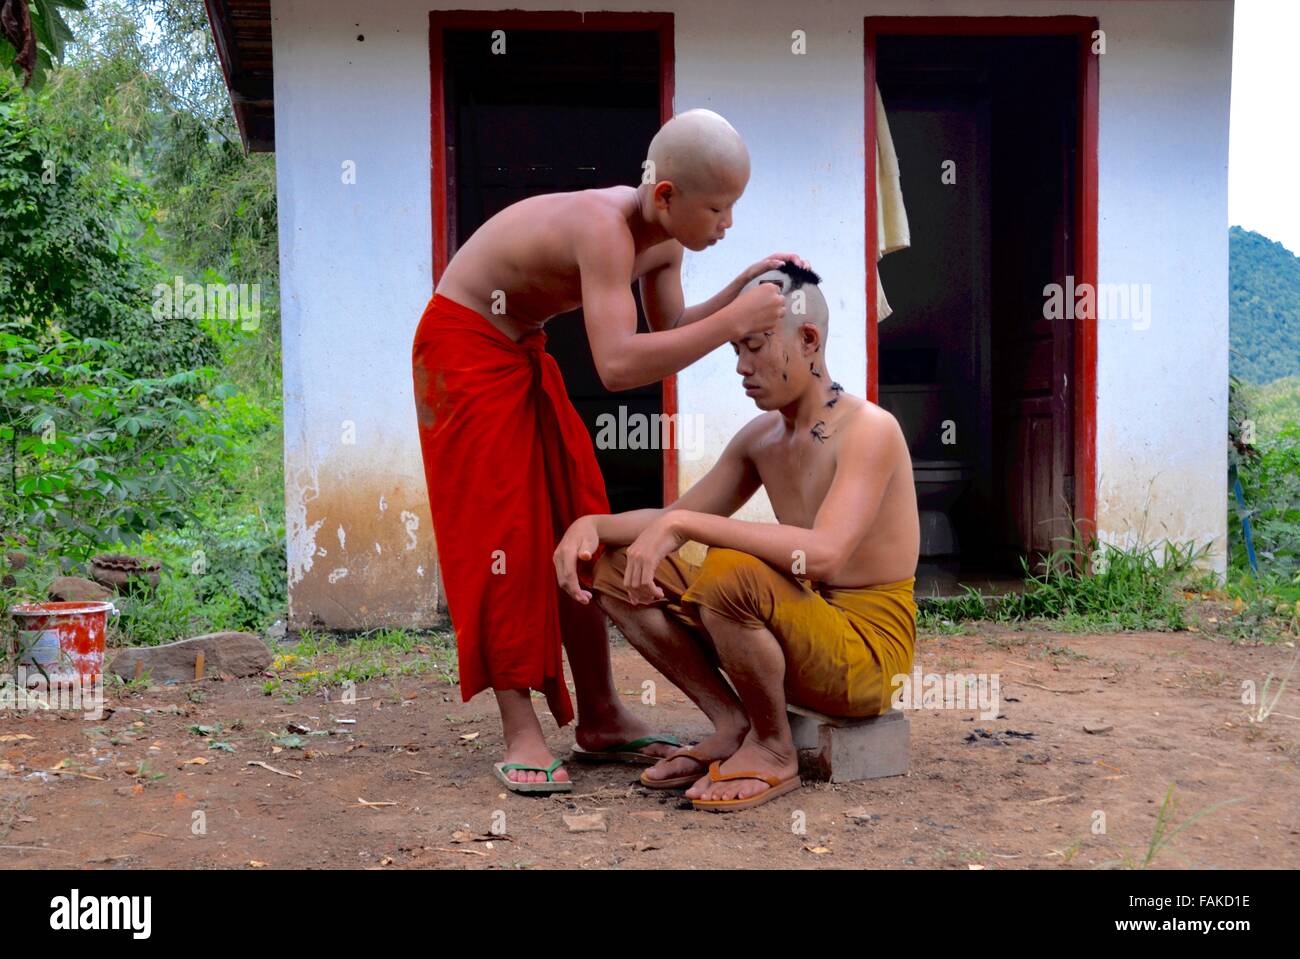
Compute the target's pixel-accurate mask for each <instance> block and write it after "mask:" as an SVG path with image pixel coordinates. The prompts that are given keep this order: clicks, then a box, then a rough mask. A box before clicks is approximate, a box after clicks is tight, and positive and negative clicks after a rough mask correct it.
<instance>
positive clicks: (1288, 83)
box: [1228, 0, 1300, 255]
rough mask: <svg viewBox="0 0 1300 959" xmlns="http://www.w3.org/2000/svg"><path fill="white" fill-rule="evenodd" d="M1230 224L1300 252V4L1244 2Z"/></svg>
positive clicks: (1238, 37)
mask: <svg viewBox="0 0 1300 959" xmlns="http://www.w3.org/2000/svg"><path fill="white" fill-rule="evenodd" d="M1232 34H1233V36H1232V127H1231V133H1230V135H1229V138H1228V223H1229V224H1231V225H1235V226H1242V227H1245V228H1246V229H1248V230H1254V231H1255V232H1257V233H1263V234H1264V235H1265V236H1267V237H1268V238H1269V239H1272V240H1278V241H1279V242H1281V243H1282V245H1283V246H1285V247H1286V248H1287V249H1288V250H1290V251H1291V252H1292V253H1295V254H1298V255H1300V185H1297V182H1296V178H1297V175H1298V172H1300V171H1297V170H1296V163H1297V162H1300V123H1298V122H1297V117H1300V82H1297V79H1298V78H1300V68H1298V65H1300V47H1298V46H1297V44H1300V2H1297V0H1237V3H1236V15H1235V22H1234V24H1233V31H1232Z"/></svg>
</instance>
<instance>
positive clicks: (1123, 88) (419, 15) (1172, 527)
mask: <svg viewBox="0 0 1300 959" xmlns="http://www.w3.org/2000/svg"><path fill="white" fill-rule="evenodd" d="M448 6H449V7H454V8H457V9H467V8H481V9H499V8H502V7H505V6H507V5H506V4H500V3H483V2H477V0H458V2H457V3H455V4H449V5H448ZM508 6H509V8H511V9H533V10H548V9H551V10H553V9H561V8H563V5H562V4H558V3H553V2H545V0H543V2H536V0H532V2H529V0H512V2H511V3H510V4H508ZM647 8H653V9H656V10H669V11H673V12H674V13H675V16H676V25H675V26H676V32H675V47H676V51H675V53H676V74H675V83H676V104H675V108H676V109H677V110H682V109H686V108H689V107H694V106H705V107H709V108H711V109H713V110H716V111H718V112H719V113H721V114H723V115H724V116H726V117H727V118H728V119H729V120H730V121H731V122H732V123H733V124H734V125H735V126H736V127H737V128H738V129H739V130H740V131H741V132H742V133H743V134H744V135H745V137H746V138H747V141H748V143H749V145H750V150H751V155H752V158H753V175H752V177H751V180H750V184H749V188H748V190H747V192H746V194H745V196H744V197H743V199H742V200H741V202H740V204H738V206H737V208H736V214H735V225H734V227H733V229H732V230H731V231H730V233H729V235H728V238H727V240H726V241H724V242H723V243H721V244H719V245H718V246H716V247H713V248H712V249H710V250H709V251H706V252H704V253H701V254H695V255H690V254H688V257H687V260H686V267H685V271H684V284H685V288H686V294H687V298H688V300H689V301H692V302H694V301H698V300H700V299H703V298H705V297H707V296H709V295H711V294H712V293H713V292H715V291H716V290H717V289H718V288H719V287H720V286H721V285H723V284H724V283H726V282H727V281H728V280H729V279H730V278H731V277H732V276H734V275H735V273H736V272H737V271H738V270H739V269H741V268H742V267H743V266H745V265H746V264H748V263H750V262H752V261H753V260H755V259H757V258H759V257H761V256H763V255H766V254H767V253H770V252H773V251H774V250H779V249H785V248H790V249H793V250H795V251H797V252H798V253H800V254H802V255H803V256H805V257H807V258H808V259H809V260H810V261H811V262H812V263H813V265H814V266H815V267H816V269H817V270H818V271H819V272H820V273H822V275H823V277H824V278H825V280H824V289H825V290H826V293H827V296H828V299H829V301H830V304H831V310H832V321H831V330H832V333H831V341H830V344H829V347H828V350H827V356H828V357H829V360H830V367H831V370H832V372H833V374H834V376H835V378H836V379H838V380H839V381H840V382H841V383H843V384H844V386H845V387H846V388H847V389H848V390H850V391H852V392H856V393H859V394H861V393H863V392H864V390H865V384H866V368H865V351H866V347H865V330H864V322H863V318H864V317H865V310H866V304H865V300H864V288H865V253H864V250H865V233H864V223H863V216H864V204H863V193H862V191H863V171H862V160H863V157H862V138H863V129H862V125H863V65H862V18H863V16H865V15H958V16H974V15H981V16H992V15H1020V16H1049V15H1054V14H1075V15H1086V16H1096V17H1098V18H1099V19H1100V21H1101V26H1102V28H1103V29H1104V30H1105V31H1106V37H1107V50H1106V54H1105V56H1103V57H1102V60H1101V71H1100V107H1101V116H1100V147H1099V153H1100V162H1099V177H1100V183H1099V195H1100V211H1099V238H1098V249H1099V280H1100V282H1102V283H1107V282H1115V283H1119V282H1123V283H1137V284H1144V283H1149V284H1150V285H1151V300H1152V305H1153V313H1152V316H1151V318H1150V322H1149V325H1146V328H1144V329H1140V328H1137V327H1138V326H1141V325H1144V324H1133V323H1130V322H1122V321H1103V322H1101V324H1100V328H1099V331H1098V334H1099V335H1098V402H1097V415H1098V419H1097V445H1098V463H1097V469H1098V510H1097V519H1098V526H1099V529H1100V531H1101V532H1102V534H1103V535H1104V536H1105V537H1106V538H1107V539H1109V540H1112V541H1116V542H1124V541H1132V539H1133V538H1134V537H1135V536H1136V535H1137V534H1138V532H1139V531H1140V530H1145V533H1144V535H1145V537H1146V539H1148V540H1151V539H1161V538H1166V537H1167V538H1170V539H1173V540H1175V541H1181V540H1188V539H1190V540H1194V541H1196V542H1197V543H1205V542H1212V543H1213V544H1214V553H1213V554H1212V556H1211V557H1210V560H1209V562H1210V565H1212V566H1213V568H1215V569H1218V570H1220V571H1221V570H1222V569H1223V568H1224V552H1223V550H1224V535H1225V523H1226V519H1225V508H1224V484H1225V472H1226V449H1225V438H1224V428H1225V425H1226V416H1227V364H1228V353H1227V342H1228V337H1227V322H1228V276H1227V263H1228V258H1227V133H1228V102H1229V77H1230V67H1231V63H1230V59H1231V50H1232V40H1231V31H1232V6H1231V3H1230V2H1226V0H1225V2H1214V0H1212V2H1163V0H1160V2H1150V3H1143V2H1092V3H1088V2H1068V0H1063V2H1020V0H1003V2H966V0H948V2H933V3H917V2H911V0H875V2H871V0H865V2H864V0H847V2H838V0H826V2H817V3H806V4H802V5H798V6H791V5H790V4H788V3H784V2H777V0H756V2H746V3H743V4H742V3H728V2H710V3H698V2H658V3H653V4H651V3H647V2H646V0H640V2H628V0H612V2H607V3H600V4H593V5H591V7H590V9H601V10H644V9H647ZM429 9H430V6H429V5H428V4H427V3H413V2H409V0H373V2H368V3H366V4H365V5H364V7H359V5H357V4H355V3H345V2H344V0H273V3H272V17H273V34H274V43H275V101H276V103H275V117H276V153H277V166H278V171H279V197H280V237H281V284H282V289H283V336H284V367H285V369H284V372H285V468H286V477H287V489H286V500H287V504H286V505H287V513H288V530H289V544H288V546H289V573H290V592H291V603H290V605H291V620H292V622H293V623H294V624H295V625H307V624H309V623H310V622H311V621H312V619H313V617H316V618H318V619H319V620H320V621H321V622H322V623H324V624H326V625H329V626H333V627H369V626H375V625H380V624H385V623H396V624H401V623H411V622H421V621H425V620H426V619H427V618H428V616H429V614H430V613H431V612H432V610H433V608H434V604H435V602H436V597H437V590H436V573H435V556H434V542H433V531H432V528H431V526H430V524H429V518H428V516H429V514H428V506H427V502H426V494H425V486H424V476H423V472H422V466H421V461H420V451H419V445H418V441H417V436H416V432H415V413H414V407H413V401H412V392H411V385H410V346H411V337H412V335H413V332H414V329H415V324H416V322H417V320H418V318H419V315H420V312H421V311H422V309H423V308H424V305H425V303H426V302H427V300H428V297H429V295H430V292H431V288H432V281H431V261H432V252H431V240H430V236H431V223H430V217H431V212H430V199H429V63H428V10H429ZM796 28H797V29H802V30H804V31H806V32H807V35H808V44H809V52H808V54H807V55H805V56H793V55H792V54H791V53H790V32H791V31H792V30H794V29H796ZM358 35H364V37H365V40H364V42H358V40H357V39H356V38H357V36H358ZM345 161H353V162H354V163H355V165H356V167H355V168H356V182H355V184H344V183H343V182H342V179H343V178H342V175H341V174H342V165H343V164H344V162H345ZM907 175H908V171H906V170H904V171H903V189H904V196H905V197H906V189H907V179H906V178H907ZM792 196H793V198H794V199H795V201H796V202H795V204H794V205H793V206H792V205H791V203H790V202H789V201H790V199H791V197H792ZM886 322H887V321H886ZM733 365H734V357H733V356H732V353H731V351H730V350H729V349H726V348H724V349H721V350H718V351H717V352H715V353H714V354H712V355H710V356H709V357H706V358H705V359H704V360H702V361H701V362H700V363H697V364H696V365H694V366H692V367H691V368H690V369H687V370H685V371H684V372H683V373H682V374H680V376H679V377H678V391H679V398H680V408H681V410H682V411H683V412H684V413H692V414H698V415H699V417H700V419H699V421H698V422H699V424H700V425H701V426H702V429H703V431H704V435H703V442H704V443H705V444H706V448H708V449H711V450H720V449H721V447H722V445H723V444H724V443H725V442H726V440H727V439H728V438H730V436H731V435H732V434H733V433H734V432H735V430H736V429H737V428H739V426H740V425H741V424H742V423H743V422H745V421H746V420H747V419H748V418H749V417H750V416H752V415H753V413H754V410H753V407H752V404H750V402H749V401H748V400H747V399H746V398H745V396H744V395H743V393H742V392H741V391H740V390H739V389H738V388H737V385H736V377H735V374H734V372H733ZM682 462H683V470H682V476H681V481H682V485H683V488H685V487H686V486H687V485H689V483H691V482H692V481H693V480H695V479H696V478H698V476H699V475H700V474H702V472H703V471H704V470H706V469H707V468H708V466H709V465H710V463H711V458H710V457H709V456H705V457H703V458H700V459H695V460H692V459H690V458H688V457H683V461H682ZM765 513H766V504H765V502H756V503H754V504H751V508H750V512H749V514H748V515H751V516H762V515H765ZM1144 514H1145V516H1144Z"/></svg>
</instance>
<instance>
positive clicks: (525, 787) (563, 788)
mask: <svg viewBox="0 0 1300 959" xmlns="http://www.w3.org/2000/svg"><path fill="white" fill-rule="evenodd" d="M560 765H561V762H560V760H558V759H557V760H555V762H553V763H551V764H550V765H549V766H529V765H527V764H525V763H495V764H494V765H493V766H492V768H493V769H494V770H496V774H497V779H500V780H501V781H502V782H503V783H505V784H506V788H507V789H509V790H510V791H511V792H516V793H567V792H573V783H572V782H571V781H570V782H556V781H555V770H557V769H559V768H560ZM516 769H522V770H523V771H524V772H530V773H546V782H544V783H517V782H515V781H514V780H513V779H511V778H510V777H509V776H507V775H506V773H508V772H511V771H513V770H516Z"/></svg>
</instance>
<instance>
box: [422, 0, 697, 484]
mask: <svg viewBox="0 0 1300 959" xmlns="http://www.w3.org/2000/svg"><path fill="white" fill-rule="evenodd" d="M455 29H461V30H496V29H500V30H643V31H646V32H654V33H657V34H658V35H659V122H660V124H664V123H667V122H668V121H669V120H670V119H671V118H672V115H673V71H674V69H675V67H674V62H675V61H674V53H673V14H671V13H605V12H601V13H580V12H577V11H572V10H554V11H552V10H546V11H531V10H530V11H525V10H433V11H431V12H430V13H429V133H430V151H431V157H430V159H431V163H430V188H431V199H432V201H433V202H432V210H433V284H434V286H437V285H438V277H440V276H441V275H442V271H443V270H445V269H446V268H447V260H448V256H447V251H448V249H449V247H450V246H451V239H450V237H451V234H450V223H449V222H448V219H447V172H448V171H447V142H446V132H447V131H446V126H445V123H446V103H445V100H444V95H445V90H444V87H443V70H442V34H443V31H444V30H455ZM663 412H664V415H665V416H670V417H673V419H671V420H670V421H669V422H670V423H672V424H674V425H675V424H676V422H677V420H676V415H677V377H676V376H669V377H667V378H666V379H665V380H664V382H663ZM676 433H677V431H676V429H675V428H674V429H671V430H670V435H669V438H668V439H669V442H667V443H666V444H665V447H664V450H663V464H664V483H663V496H664V505H667V504H668V503H671V502H672V501H673V500H675V499H676V498H677V489H678V486H677V449H676V438H677V437H676Z"/></svg>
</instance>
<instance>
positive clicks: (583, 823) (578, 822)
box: [564, 812, 609, 832]
mask: <svg viewBox="0 0 1300 959" xmlns="http://www.w3.org/2000/svg"><path fill="white" fill-rule="evenodd" d="M564 824H565V825H566V826H568V827H569V832H606V831H608V828H609V827H608V826H606V825H605V814H604V813H603V812H593V813H587V814H586V815H584V816H565V817H564Z"/></svg>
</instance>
